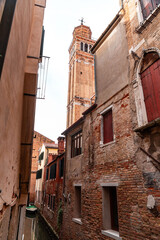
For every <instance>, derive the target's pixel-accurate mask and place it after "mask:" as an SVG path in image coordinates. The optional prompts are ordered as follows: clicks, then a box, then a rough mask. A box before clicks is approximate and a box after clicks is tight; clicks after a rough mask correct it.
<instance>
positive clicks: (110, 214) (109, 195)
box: [102, 184, 119, 239]
mask: <svg viewBox="0 0 160 240" xmlns="http://www.w3.org/2000/svg"><path fill="white" fill-rule="evenodd" d="M104 185H105V184H104ZM108 185H109V186H102V199H103V228H104V230H103V231H102V233H103V234H105V235H107V236H111V234H113V235H114V234H115V235H116V236H117V237H119V233H118V231H119V223H118V204H117V189H116V187H115V186H110V184H108ZM115 185H116V184H115ZM116 239H118V238H116Z"/></svg>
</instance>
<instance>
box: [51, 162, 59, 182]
mask: <svg viewBox="0 0 160 240" xmlns="http://www.w3.org/2000/svg"><path fill="white" fill-rule="evenodd" d="M56 168H57V164H56V163H54V164H53V165H51V167H50V176H49V179H55V178H56Z"/></svg>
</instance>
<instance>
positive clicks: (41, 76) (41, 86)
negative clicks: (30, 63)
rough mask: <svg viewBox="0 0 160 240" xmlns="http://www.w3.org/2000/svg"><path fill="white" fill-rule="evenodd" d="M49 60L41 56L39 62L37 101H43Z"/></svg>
mask: <svg viewBox="0 0 160 240" xmlns="http://www.w3.org/2000/svg"><path fill="white" fill-rule="evenodd" d="M49 59H50V57H46V56H42V57H41V58H40V60H39V69H38V83H37V99H45V93H46V84H47V75H48V65H49Z"/></svg>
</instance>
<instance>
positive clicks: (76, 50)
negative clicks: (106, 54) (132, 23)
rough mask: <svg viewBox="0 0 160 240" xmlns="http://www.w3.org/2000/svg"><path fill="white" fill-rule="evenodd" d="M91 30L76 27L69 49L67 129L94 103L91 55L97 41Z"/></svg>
mask: <svg viewBox="0 0 160 240" xmlns="http://www.w3.org/2000/svg"><path fill="white" fill-rule="evenodd" d="M91 36H92V32H91V29H90V28H89V27H87V26H85V25H84V24H83V19H82V20H81V25H80V26H78V27H75V29H74V31H73V40H72V42H71V45H70V47H69V82H68V104H67V128H68V127H69V126H71V125H72V124H73V123H74V122H76V121H77V120H78V119H79V118H80V117H81V116H82V113H83V112H84V111H85V110H86V109H87V108H89V107H90V106H91V104H92V103H93V101H94V94H95V82H94V56H93V55H92V54H91V53H90V49H91V47H92V46H93V45H94V43H95V41H94V40H92V39H91Z"/></svg>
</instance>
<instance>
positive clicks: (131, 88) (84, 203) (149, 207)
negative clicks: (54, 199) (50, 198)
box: [61, 0, 160, 240]
mask: <svg viewBox="0 0 160 240" xmlns="http://www.w3.org/2000/svg"><path fill="white" fill-rule="evenodd" d="M147 3H149V4H150V5H149V7H148V5H147ZM153 3H155V4H153ZM156 3H157V5H156ZM151 4H152V5H151ZM159 4H160V2H159V1H136V0H132V1H131V0H129V1H123V4H122V9H120V11H119V13H118V14H117V15H116V16H115V18H114V19H113V21H112V22H111V23H110V24H109V26H108V27H107V28H106V30H105V31H104V32H103V34H102V35H101V36H100V38H99V39H98V40H97V42H96V43H95V45H94V46H93V48H92V50H91V51H92V53H93V54H94V55H95V59H96V62H95V68H96V76H95V78H96V91H95V92H96V103H95V104H94V105H92V107H90V108H89V109H88V110H86V111H85V112H84V113H83V117H81V118H80V119H79V120H78V121H77V122H76V123H74V124H73V125H72V126H70V127H69V128H68V129H67V130H66V131H65V132H64V135H66V173H65V185H64V197H65V199H64V217H63V228H62V238H61V239H63V240H71V239H73V240H74V239H78V240H84V239H85V240H89V239H94V240H100V239H101V240H102V239H104V240H105V239H119V240H121V239H123V240H140V239H146V240H153V239H154V240H155V239H159V238H160V230H159V226H160V205H159V204H160V202H159V196H160V189H159V188H160V185H159V179H160V172H159V171H160V161H159V155H160V150H159V139H160V133H159V118H160V114H159V110H158V109H159V106H160V104H159V103H160V102H159V101H160V99H159V89H160V63H159V61H160V60H159V59H160V55H159V49H160V41H159V29H160V26H159V24H160V21H159V20H160V13H159V9H160V5H159ZM151 6H152V8H151ZM148 9H150V11H149V12H148Z"/></svg>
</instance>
